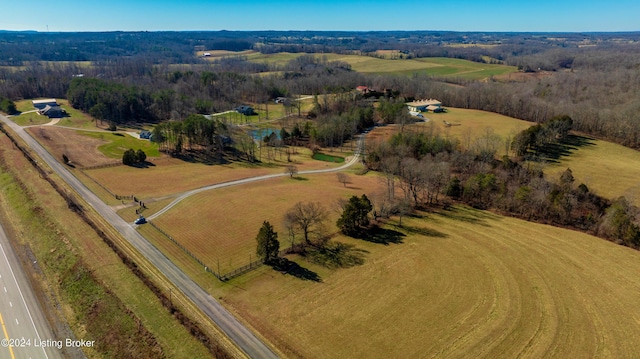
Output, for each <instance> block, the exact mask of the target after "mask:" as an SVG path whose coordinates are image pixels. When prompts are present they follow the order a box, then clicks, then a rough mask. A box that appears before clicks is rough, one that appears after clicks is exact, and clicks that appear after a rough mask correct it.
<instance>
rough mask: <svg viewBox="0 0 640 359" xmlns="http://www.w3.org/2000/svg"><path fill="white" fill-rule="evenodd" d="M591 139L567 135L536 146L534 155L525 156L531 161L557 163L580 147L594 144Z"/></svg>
mask: <svg viewBox="0 0 640 359" xmlns="http://www.w3.org/2000/svg"><path fill="white" fill-rule="evenodd" d="M594 145H595V143H593V139H591V138H589V137H584V136H578V135H569V136H567V137H566V138H565V139H563V140H561V141H560V142H556V143H549V144H546V145H545V146H542V147H540V148H538V152H537V154H536V155H533V156H527V157H530V158H528V159H529V160H531V161H544V162H550V163H559V162H560V160H561V159H562V158H563V157H567V156H571V155H572V154H573V153H574V152H575V151H577V150H578V149H580V147H586V146H594Z"/></svg>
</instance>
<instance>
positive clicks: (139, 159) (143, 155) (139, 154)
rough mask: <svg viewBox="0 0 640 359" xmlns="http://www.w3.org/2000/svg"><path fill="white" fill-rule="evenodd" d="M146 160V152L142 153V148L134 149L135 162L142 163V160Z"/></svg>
mask: <svg viewBox="0 0 640 359" xmlns="http://www.w3.org/2000/svg"><path fill="white" fill-rule="evenodd" d="M146 160H147V154H146V153H144V151H143V150H141V149H138V150H137V151H136V162H138V163H143V162H144V161H146Z"/></svg>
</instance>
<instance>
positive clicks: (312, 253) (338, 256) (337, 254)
mask: <svg viewBox="0 0 640 359" xmlns="http://www.w3.org/2000/svg"><path fill="white" fill-rule="evenodd" d="M365 253H368V252H367V251H366V250H364V249H359V248H356V247H355V246H354V245H352V244H346V243H342V242H329V243H327V244H325V245H323V246H320V247H313V248H309V249H308V250H307V252H306V253H305V254H304V255H305V256H306V257H307V259H309V261H311V262H313V263H316V264H319V265H321V266H324V267H327V268H349V267H353V266H357V265H362V264H364V256H365Z"/></svg>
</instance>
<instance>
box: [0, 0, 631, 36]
mask: <svg viewBox="0 0 640 359" xmlns="http://www.w3.org/2000/svg"><path fill="white" fill-rule="evenodd" d="M5 1H6V2H7V3H5V4H2V6H1V8H2V14H0V29H2V30H38V31H46V30H47V25H48V27H49V30H50V31H113V30H123V31H145V30H148V31H158V30H178V31H180V30H355V31H367V30H452V31H534V32H536V31H542V32H550V31H570V32H582V31H640V20H638V19H640V1H638V0H610V1H607V2H605V1H593V0H583V1H577V0H568V1H562V0H561V1H558V0H556V1H550V0H538V1H517V0H516V1H514V0H511V1H505V0H485V1H471V0H454V1H447V0H439V1H431V0H423V1H409V0H399V1H394V0H387V1H380V0H369V1H361V0H343V1H336V0H330V1H321V0H316V1H308V0H297V1H291V0H274V1H255V0H246V1H234V0H226V1H219V0H111V1H105V0H57V1H51V0H48V1H45V0H5ZM5 1H3V2H5Z"/></svg>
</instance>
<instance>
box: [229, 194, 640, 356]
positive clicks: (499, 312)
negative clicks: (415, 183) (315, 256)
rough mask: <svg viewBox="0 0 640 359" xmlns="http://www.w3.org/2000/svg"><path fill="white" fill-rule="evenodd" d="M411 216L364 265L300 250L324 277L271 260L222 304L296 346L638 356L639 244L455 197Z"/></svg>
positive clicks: (317, 350) (299, 352)
mask: <svg viewBox="0 0 640 359" xmlns="http://www.w3.org/2000/svg"><path fill="white" fill-rule="evenodd" d="M421 217H422V218H419V217H415V218H405V219H404V220H403V225H404V226H403V227H397V226H396V224H397V223H396V222H390V223H389V225H387V227H386V228H387V229H388V230H389V231H394V232H398V233H400V235H401V236H402V237H401V238H402V243H400V244H391V245H389V246H384V245H380V244H375V243H369V242H364V241H358V240H354V239H348V238H344V239H343V238H339V239H338V240H341V241H344V242H345V243H349V244H354V245H356V246H357V247H359V248H361V249H363V250H365V251H367V252H368V253H367V254H366V261H365V263H364V264H363V265H361V266H356V267H352V268H349V269H338V270H330V269H326V268H323V267H319V266H317V265H314V264H312V263H309V262H306V261H304V260H299V259H297V261H298V262H299V263H300V265H301V266H303V267H305V268H307V269H308V270H310V271H312V272H315V273H317V274H318V275H319V276H320V277H321V278H322V283H316V282H311V281H304V280H301V279H298V278H295V277H293V276H290V275H282V274H280V273H277V272H275V271H273V270H271V269H269V268H267V267H263V268H261V269H260V270H258V271H256V272H253V273H250V274H248V275H246V276H244V277H240V278H238V279H237V280H233V281H231V283H229V285H228V287H227V288H226V289H225V291H226V293H224V294H223V295H222V300H223V302H224V303H225V304H226V305H229V306H231V307H232V308H233V309H234V310H235V311H237V312H239V313H240V314H241V315H243V317H244V318H247V320H248V321H249V322H250V323H251V324H252V325H253V326H254V327H256V328H257V329H258V330H260V331H261V333H264V334H265V335H266V336H267V337H268V338H269V339H270V340H272V341H273V342H275V343H277V344H278V345H280V346H281V347H283V348H284V350H285V351H286V352H287V353H289V354H290V355H291V356H293V357H310V358H389V357H396V358H417V357H429V358H436V357H437V358H469V357H484V358H515V357H525V358H542V357H556V358H595V357H612V358H633V357H637V356H638V355H640V349H639V348H640V346H639V345H640V340H639V339H638V337H637V336H636V335H635V334H634V333H635V332H637V331H638V330H639V329H640V314H639V313H638V311H637V310H636V309H635V307H636V306H637V305H636V304H637V302H638V300H640V277H639V276H637V275H636V273H638V272H639V271H640V252H638V251H634V250H631V249H629V248H625V247H621V246H617V245H615V244H613V243H610V242H607V241H604V240H602V239H598V238H595V237H592V236H589V235H586V234H582V233H578V232H573V231H568V230H564V229H559V228H555V227H550V226H545V225H539V224H533V223H528V222H524V221H521V220H517V219H512V218H506V217H501V216H498V215H494V214H491V213H487V212H482V211H478V210H473V209H469V208H466V207H456V208H453V209H452V210H449V211H442V212H440V213H437V214H424V213H423V214H421Z"/></svg>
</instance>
